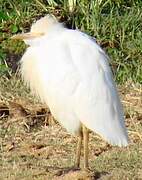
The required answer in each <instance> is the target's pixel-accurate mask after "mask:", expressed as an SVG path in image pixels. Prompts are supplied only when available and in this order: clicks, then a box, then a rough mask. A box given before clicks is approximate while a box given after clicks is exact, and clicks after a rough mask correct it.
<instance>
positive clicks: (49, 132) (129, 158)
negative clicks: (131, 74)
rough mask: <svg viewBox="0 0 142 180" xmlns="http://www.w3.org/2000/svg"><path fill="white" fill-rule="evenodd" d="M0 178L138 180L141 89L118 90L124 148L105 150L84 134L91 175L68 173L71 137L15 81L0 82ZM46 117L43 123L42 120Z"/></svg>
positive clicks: (141, 150)
mask: <svg viewBox="0 0 142 180" xmlns="http://www.w3.org/2000/svg"><path fill="white" fill-rule="evenodd" d="M0 84H1V86H0V106H1V108H0V144H1V146H0V179H9V180H12V179H13V180H15V179H22V180H24V179H25V180H31V179H35V180H40V179H41V180H43V179H47V180H48V179H49V180H50V179H54V180H57V179H58V180H69V179H74V180H77V179H78V180H79V179H84V180H85V179H86V180H87V179H88V180H90V179H102V180H109V179H114V180H116V179H124V180H125V179H142V87H141V86H140V85H134V84H132V83H127V84H126V85H125V86H121V87H119V89H120V94H121V97H122V101H123V104H124V107H125V115H126V124H127V127H128V132H129V137H130V140H131V143H130V145H129V147H126V148H118V147H111V146H108V144H107V143H106V142H104V141H103V140H102V139H101V138H100V137H99V136H97V135H96V134H94V133H91V135H90V146H89V148H90V155H89V163H90V167H91V169H92V171H91V172H88V173H87V172H84V171H81V170H78V171H73V170H71V167H72V166H73V164H74V152H75V148H76V141H77V139H76V137H73V136H71V135H70V134H68V133H67V132H66V131H65V130H64V129H63V128H62V127H61V126H60V125H59V124H58V123H54V124H52V125H50V126H48V121H49V119H51V115H50V113H49V112H48V110H47V108H46V106H45V105H42V104H40V102H38V100H37V99H35V98H33V97H32V96H31V95H30V93H29V91H28V90H26V88H25V87H24V86H23V84H22V82H21V81H20V80H19V78H17V77H13V79H11V80H8V79H6V78H5V79H4V78H1V79H0ZM45 117H46V118H45Z"/></svg>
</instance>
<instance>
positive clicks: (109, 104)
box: [14, 15, 128, 146]
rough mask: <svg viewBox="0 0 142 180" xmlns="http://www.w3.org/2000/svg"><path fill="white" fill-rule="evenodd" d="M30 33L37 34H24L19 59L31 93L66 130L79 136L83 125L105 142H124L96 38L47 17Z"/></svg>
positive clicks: (120, 113) (121, 120) (120, 116)
mask: <svg viewBox="0 0 142 180" xmlns="http://www.w3.org/2000/svg"><path fill="white" fill-rule="evenodd" d="M31 33H35V34H36V33H37V34H38V33H39V34H40V36H39V37H36V38H35V37H32V38H29V37H28V38H24V41H25V42H26V43H27V44H29V45H30V47H28V48H27V51H26V52H25V54H24V55H23V57H22V59H21V73H22V76H23V79H24V81H25V82H26V83H27V84H28V85H29V86H30V88H31V90H32V91H33V93H35V94H36V95H38V96H39V97H40V99H41V100H42V102H44V103H46V104H47V105H48V106H49V108H50V110H51V112H52V114H53V116H54V117H55V119H56V120H58V121H59V122H60V123H61V125H62V126H63V127H65V128H66V129H67V131H69V132H71V133H73V134H79V133H80V130H81V124H83V125H84V126H86V127H87V128H88V129H90V130H92V131H94V132H96V133H98V134H99V135H101V136H102V137H103V138H104V139H105V140H106V141H108V142H109V143H110V144H112V145H118V146H126V145H127V144H128V136H127V132H126V128H125V124H124V114H123V109H122V106H121V103H120V100H119V96H118V93H117V90H116V87H115V83H114V81H113V79H112V73H111V70H110V67H109V62H108V57H107V55H106V54H105V52H104V51H103V50H102V49H101V48H100V46H99V45H98V44H97V43H96V42H95V40H94V39H92V38H91V37H90V36H88V35H86V34H85V33H82V32H80V31H77V30H69V29H67V28H65V27H63V25H62V24H60V23H58V22H57V20H56V19H55V18H53V17H52V16H49V15H48V16H45V17H44V18H41V19H40V20H38V21H37V22H36V23H35V24H34V25H33V26H32V28H31ZM42 33H43V34H42ZM17 36H18V37H20V38H21V37H22V35H17ZM17 36H15V37H14V38H17V39H18V37H17Z"/></svg>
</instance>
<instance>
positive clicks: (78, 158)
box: [76, 132, 83, 168]
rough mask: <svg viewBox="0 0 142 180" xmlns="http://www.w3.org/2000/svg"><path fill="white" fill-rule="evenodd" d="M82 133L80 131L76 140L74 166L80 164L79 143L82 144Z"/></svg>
mask: <svg viewBox="0 0 142 180" xmlns="http://www.w3.org/2000/svg"><path fill="white" fill-rule="evenodd" d="M82 139H83V134H82V132H80V134H79V137H78V142H77V151H76V167H77V168H79V166H80V156H81V145H82Z"/></svg>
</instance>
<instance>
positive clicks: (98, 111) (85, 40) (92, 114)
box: [69, 33, 128, 146]
mask: <svg viewBox="0 0 142 180" xmlns="http://www.w3.org/2000/svg"><path fill="white" fill-rule="evenodd" d="M69 48H70V54H71V56H72V57H71V59H72V61H73V63H74V65H75V67H76V69H77V71H78V72H79V74H80V83H78V86H77V88H76V91H75V93H74V111H75V112H76V115H77V116H78V118H79V119H80V121H81V122H82V123H83V124H84V125H85V126H87V127H88V128H89V129H91V130H93V131H95V132H97V133H98V134H100V135H101V136H102V137H103V138H104V139H106V140H107V141H108V142H110V143H111V144H113V145H119V146H125V145H127V143H128V137H127V132H126V128H125V124H124V115H123V109H122V105H121V103H120V100H119V96H118V93H117V89H116V87H115V83H114V81H113V79H112V73H111V70H110V67H109V63H108V58H107V56H106V54H105V53H104V51H103V50H102V49H101V48H100V47H99V46H98V45H97V44H96V42H94V41H92V40H91V39H90V37H87V36H86V35H84V34H82V33H80V35H78V36H77V37H76V40H71V39H70V42H69Z"/></svg>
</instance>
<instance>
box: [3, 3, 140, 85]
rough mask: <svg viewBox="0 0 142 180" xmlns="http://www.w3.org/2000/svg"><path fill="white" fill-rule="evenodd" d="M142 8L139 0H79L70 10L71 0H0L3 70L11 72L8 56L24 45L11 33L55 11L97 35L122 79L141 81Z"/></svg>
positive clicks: (25, 28)
mask: <svg viewBox="0 0 142 180" xmlns="http://www.w3.org/2000/svg"><path fill="white" fill-rule="evenodd" d="M141 8H142V2H141V1H140V0H136V1H134V0H129V1H124V0H117V1H114V0H107V1H105V0H102V1H93V0H91V1H89V0H88V1H87V0H80V1H77V2H76V6H75V7H74V10H73V11H72V12H70V11H69V5H68V1H63V0H60V1H53V0H51V1H49V3H48V2H47V1H44V0H34V1H33V0H14V1H9V0H1V1H0V35H1V38H0V42H1V45H0V48H1V49H0V73H1V74H3V73H4V72H6V71H7V72H9V71H10V74H11V70H10V69H9V68H8V67H11V63H9V61H8V60H7V59H6V56H8V55H9V54H10V55H11V54H12V55H13V54H14V55H15V54H16V55H17V54H18V55H19V54H23V52H24V49H25V45H24V44H23V43H22V42H15V41H12V40H10V37H11V36H12V35H13V34H15V33H19V32H21V31H28V30H29V27H30V25H31V23H32V22H33V21H34V20H35V19H37V18H39V17H41V16H44V15H45V14H47V13H52V14H54V15H56V16H57V17H58V18H59V19H60V21H62V22H65V24H66V25H67V26H68V27H70V28H77V29H80V30H82V31H84V32H86V33H87V34H89V35H91V36H94V37H95V38H96V39H97V41H98V43H100V44H101V46H102V47H103V48H104V49H105V50H106V52H107V53H108V54H109V56H110V59H111V65H112V68H113V71H114V75H115V78H116V80H117V81H118V82H119V83H124V82H126V81H128V80H132V81H133V82H139V83H142V60H141V59H142V31H141V29H142V11H141ZM8 57H9V56H8ZM8 59H9V58H8ZM7 61H8V62H7ZM13 61H14V60H13ZM16 62H17V61H16ZM13 63H14V62H12V64H13ZM7 64H8V65H7Z"/></svg>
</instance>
